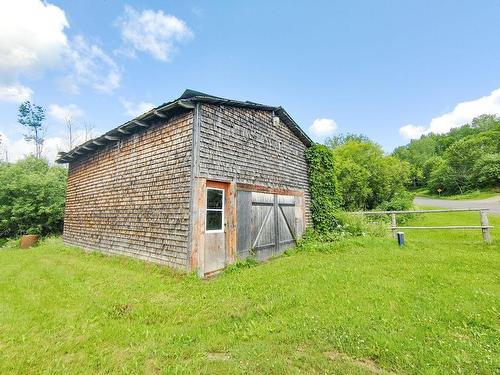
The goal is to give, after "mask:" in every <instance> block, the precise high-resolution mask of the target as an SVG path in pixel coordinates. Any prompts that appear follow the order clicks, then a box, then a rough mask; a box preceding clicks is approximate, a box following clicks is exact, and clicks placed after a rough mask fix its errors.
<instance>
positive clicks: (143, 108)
mask: <svg viewBox="0 0 500 375" xmlns="http://www.w3.org/2000/svg"><path fill="white" fill-rule="evenodd" d="M120 102H121V104H122V105H123V108H124V109H125V113H126V114H127V115H129V116H131V117H137V116H139V115H142V114H143V113H144V112H147V111H149V110H150V109H153V108H154V107H155V105H154V104H153V103H149V102H140V103H136V104H134V103H132V102H129V101H128V100H125V99H123V98H120Z"/></svg>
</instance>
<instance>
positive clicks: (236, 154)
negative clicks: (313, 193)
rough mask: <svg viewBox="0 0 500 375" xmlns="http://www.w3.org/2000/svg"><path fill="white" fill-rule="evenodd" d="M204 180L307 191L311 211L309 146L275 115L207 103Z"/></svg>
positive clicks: (203, 127) (202, 142)
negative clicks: (307, 155)
mask: <svg viewBox="0 0 500 375" xmlns="http://www.w3.org/2000/svg"><path fill="white" fill-rule="evenodd" d="M200 116H201V121H200V138H199V142H200V144H199V176H200V177H204V178H207V179H214V180H217V179H220V180H223V181H236V182H238V183H246V184H252V185H262V186H267V187H273V188H280V189H284V190H295V191H303V192H304V199H305V217H306V223H307V224H308V225H309V224H311V215H310V210H309V202H310V199H309V197H310V195H309V182H308V172H307V171H308V167H307V162H306V159H305V154H304V152H305V150H306V146H305V145H304V144H303V143H302V142H301V141H300V139H299V138H297V136H296V135H295V134H293V133H292V131H291V130H290V129H289V128H288V127H287V126H286V125H285V124H284V123H283V122H282V121H281V120H280V122H279V125H274V124H273V114H272V112H270V111H263V110H256V109H248V108H237V107H230V106H221V105H218V106H217V105H210V104H203V105H202V106H201V109H200Z"/></svg>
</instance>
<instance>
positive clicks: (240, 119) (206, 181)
mask: <svg viewBox="0 0 500 375" xmlns="http://www.w3.org/2000/svg"><path fill="white" fill-rule="evenodd" d="M310 144H311V140H310V139H309V138H308V137H307V135H306V134H305V133H304V132H302V130H300V128H299V127H298V125H297V124H296V123H295V122H294V121H293V120H292V119H291V118H290V117H289V115H288V114H287V113H286V112H285V111H284V110H283V109H282V108H281V107H269V106H265V105H261V104H256V103H250V102H236V101H231V100H227V99H223V98H217V97H213V96H208V95H206V94H202V93H198V92H193V91H190V90H187V91H186V92H185V93H184V94H183V96H181V97H180V98H179V99H177V100H175V101H172V102H169V103H166V104H163V105H162V106H160V107H157V108H155V109H153V110H151V111H149V112H147V113H145V114H143V115H141V116H139V117H138V118H136V119H133V120H130V121H128V122H127V123H125V124H123V125H121V126H119V127H118V128H115V129H113V130H110V131H109V132H107V133H106V134H104V135H102V136H101V137H98V138H96V139H93V140H89V141H87V142H85V143H84V144H82V145H80V146H78V147H76V148H75V149H73V150H71V151H69V152H67V153H61V155H60V157H59V159H58V162H61V163H69V174H68V189H67V198H66V210H65V222H64V241H65V242H66V243H67V244H71V245H76V246H80V247H82V248H85V249H89V250H100V251H103V252H106V253H110V254H118V255H125V256H131V257H136V258H140V259H144V260H147V261H151V262H155V263H161V264H166V265H169V266H171V267H174V268H179V269H184V270H193V271H194V270H197V271H198V274H199V275H201V276H204V275H207V274H211V273H213V272H217V271H218V270H220V269H221V268H222V267H224V266H225V265H226V264H229V263H231V262H234V261H235V260H236V259H237V257H245V256H248V255H249V254H252V253H253V254H254V255H255V256H257V257H258V258H259V259H265V258H266V257H269V256H272V255H276V254H279V253H281V252H282V251H283V250H284V249H285V248H286V247H287V246H290V245H293V243H294V241H295V240H296V238H297V237H300V235H301V234H302V232H303V230H304V225H305V224H308V225H310V217H311V216H310V209H309V185H308V175H307V164H306V160H305V155H304V152H305V150H306V148H307V147H308V146H309V145H310ZM207 187H211V188H214V187H218V188H219V190H223V191H224V192H225V193H224V196H225V203H224V216H223V218H224V220H223V221H222V219H221V223H222V224H221V228H222V229H220V230H218V231H215V232H216V233H215V232H214V233H213V231H212V232H211V231H209V230H206V228H205V215H206V211H205V209H206V207H205V206H206V191H207V190H206V189H207ZM238 197H239V198H238ZM262 199H263V200H264V201H265V202H274V203H270V204H267V203H265V204H264V203H262V202H260V200H262ZM263 204H264V205H263ZM269 241H271V242H269Z"/></svg>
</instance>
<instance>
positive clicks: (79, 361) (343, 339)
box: [0, 213, 500, 374]
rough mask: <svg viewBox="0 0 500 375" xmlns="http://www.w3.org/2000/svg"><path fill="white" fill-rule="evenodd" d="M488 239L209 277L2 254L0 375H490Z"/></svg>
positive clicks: (83, 258) (328, 255) (354, 247)
mask: <svg viewBox="0 0 500 375" xmlns="http://www.w3.org/2000/svg"><path fill="white" fill-rule="evenodd" d="M476 216H477V214H469V213H464V214H458V215H456V216H454V218H453V219H450V217H449V216H444V215H441V216H434V217H431V215H427V216H424V217H421V218H419V219H416V220H417V221H418V222H419V223H420V224H422V225H429V224H436V223H437V222H441V223H442V224H446V223H449V224H458V223H471V224H477V222H478V219H477V217H476ZM443 218H444V220H445V221H443ZM491 221H492V223H493V224H495V225H497V226H499V225H500V218H498V217H497V218H492V219H491ZM493 236H494V238H495V242H494V244H493V245H492V246H489V247H486V246H484V245H483V244H482V242H481V235H480V233H479V232H478V231H473V232H470V231H468V232H465V231H455V232H451V231H450V232H443V231H435V232H416V231H415V232H410V231H407V233H406V240H407V243H408V245H407V247H406V248H404V249H399V248H397V246H396V245H395V244H394V242H393V241H392V240H390V239H383V238H377V239H371V238H358V239H351V240H346V241H342V242H339V243H336V244H334V245H332V244H330V245H322V244H317V245H316V246H313V245H311V246H310V247H309V250H310V251H307V250H306V251H302V252H295V253H293V254H291V256H283V257H281V258H278V259H275V260H272V261H270V262H267V263H265V264H261V265H259V266H257V267H254V268H250V269H245V270H237V271H235V272H231V273H226V274H223V275H221V276H219V277H217V278H215V279H212V280H209V281H202V280H198V279H196V278H194V277H190V276H181V275H176V274H175V273H172V272H170V271H168V270H167V269H164V268H161V267H156V266H151V265H148V264H144V263H141V262H138V261H133V260H127V259H123V258H113V257H105V256H102V255H99V254H88V253H83V252H81V251H79V250H75V249H70V248H66V247H64V246H62V244H61V242H60V241H59V240H47V241H46V242H45V243H44V245H42V246H40V247H38V248H36V249H33V250H24V251H21V250H1V251H0V271H1V272H0V373H8V372H11V373H38V372H50V373H68V372H69V373H89V372H94V373H95V372H123V373H134V372H136V373H142V372H148V373H158V372H160V373H161V372H165V373H176V372H177V373H217V374H222V373H268V374H269V373H275V374H283V373H300V372H302V373H304V372H305V373H321V374H323V373H346V372H348V373H370V372H372V371H378V369H379V368H383V369H386V370H392V371H395V372H403V373H436V374H438V373H439V374H441V373H450V372H466V373H484V374H489V373H494V372H498V371H499V370H500V359H499V356H498V353H499V352H500V347H499V344H498V341H499V340H498V332H499V331H498V330H499V328H500V327H499V322H498V312H499V309H500V290H499V289H500V286H499V285H500V282H499V281H500V280H499V272H498V267H499V264H500V251H499V244H500V241H499V240H498V238H500V231H499V230H498V229H495V232H494V233H493ZM217 353H224V354H217ZM339 353H342V354H339ZM209 357H210V358H212V359H209ZM213 358H215V359H213Z"/></svg>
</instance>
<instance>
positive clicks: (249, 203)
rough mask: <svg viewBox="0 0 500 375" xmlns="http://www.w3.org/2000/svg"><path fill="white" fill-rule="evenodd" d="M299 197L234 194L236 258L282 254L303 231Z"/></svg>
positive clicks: (259, 257) (261, 258) (249, 193)
mask: <svg viewBox="0 0 500 375" xmlns="http://www.w3.org/2000/svg"><path fill="white" fill-rule="evenodd" d="M302 199H303V198H302V196H296V195H280V194H271V193H261V192H251V191H238V195H237V215H238V230H237V256H238V258H246V257H248V256H250V255H251V256H255V257H256V258H257V259H259V260H263V259H266V258H269V257H271V256H275V255H279V254H281V253H283V251H284V250H286V249H287V248H288V247H290V246H292V245H294V244H295V241H296V238H297V237H298V236H300V235H301V234H302V230H303V215H302V214H303V209H302Z"/></svg>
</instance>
